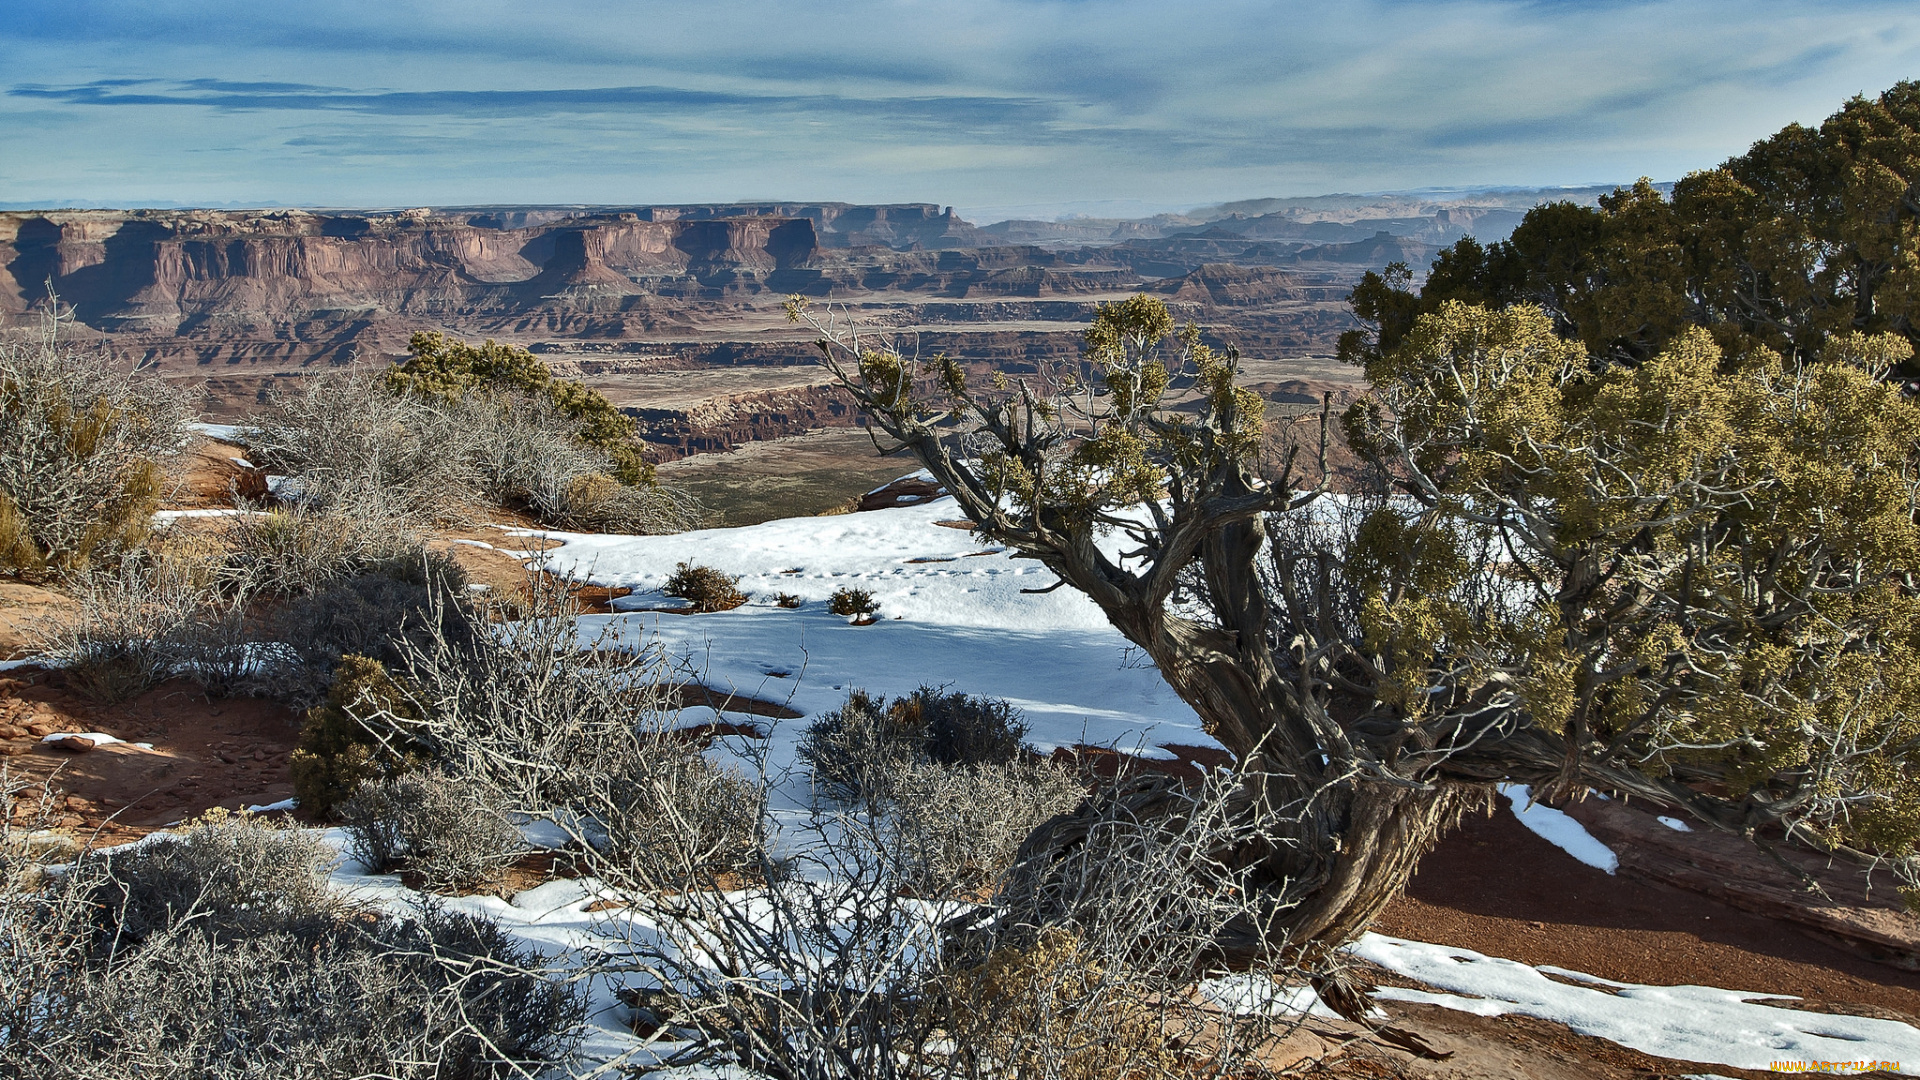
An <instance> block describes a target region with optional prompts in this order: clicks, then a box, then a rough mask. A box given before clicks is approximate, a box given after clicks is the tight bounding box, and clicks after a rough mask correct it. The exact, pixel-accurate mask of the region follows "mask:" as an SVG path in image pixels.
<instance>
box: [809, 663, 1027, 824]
mask: <svg viewBox="0 0 1920 1080" xmlns="http://www.w3.org/2000/svg"><path fill="white" fill-rule="evenodd" d="M1026 733H1027V726H1026V724H1025V723H1023V722H1022V721H1021V720H1020V714H1019V713H1018V711H1016V710H1015V709H1014V708H1013V706H1011V705H1009V704H1007V703H1006V702H1004V701H1001V700H999V699H997V698H986V697H974V696H971V695H968V694H960V693H946V692H943V690H941V689H936V688H934V687H931V686H922V687H921V688H919V689H918V690H915V691H914V692H913V693H911V694H909V695H907V696H906V697H902V698H898V699H895V700H894V701H892V702H888V701H887V700H886V699H885V698H880V697H874V696H872V695H870V694H868V693H867V692H866V691H864V690H855V691H853V692H852V693H851V694H849V695H848V696H847V703H846V704H845V705H843V706H841V707H840V708H839V709H836V710H834V711H833V712H830V713H824V714H822V715H820V716H819V717H817V718H816V719H815V720H814V721H813V723H812V724H810V725H808V727H807V730H806V733H805V735H803V736H802V737H801V740H800V748H799V750H800V759H801V760H802V761H805V762H806V763H807V765H808V766H809V767H810V768H811V769H812V771H813V776H814V781H815V783H816V784H817V785H818V786H819V787H820V788H821V789H822V790H824V791H826V792H827V793H828V794H830V795H832V796H833V797H835V798H842V799H849V798H850V799H863V798H872V797H887V796H888V794H889V792H890V789H891V787H892V785H893V784H894V783H895V782H896V781H897V780H898V779H899V778H900V777H902V776H904V775H905V773H906V771H907V770H909V769H910V768H912V767H913V766H915V765H917V764H920V763H931V764H937V765H947V766H960V765H1009V764H1011V763H1013V762H1014V761H1016V760H1017V759H1018V758H1019V756H1020V753H1021V748H1022V747H1023V746H1024V745H1025V744H1024V743H1022V742H1021V739H1022V738H1024V737H1025V735H1026Z"/></svg>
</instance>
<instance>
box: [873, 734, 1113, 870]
mask: <svg viewBox="0 0 1920 1080" xmlns="http://www.w3.org/2000/svg"><path fill="white" fill-rule="evenodd" d="M890 796H891V805H890V806H889V807H888V814H887V824H888V825H889V826H890V827H891V829H892V830H893V835H892V837H891V838H890V842H891V843H892V844H893V845H896V846H897V849H898V850H897V857H898V858H899V860H900V862H901V873H902V876H903V877H904V878H905V879H906V880H907V882H908V884H909V886H910V887H911V888H912V889H913V891H914V892H915V893H916V894H918V895H920V896H926V897H938V898H954V897H964V896H974V897H977V896H980V895H982V894H983V893H985V892H987V891H990V890H991V889H992V887H993V883H994V882H995V881H997V880H998V879H999V877H1000V875H1001V874H1002V873H1004V872H1005V871H1006V870H1007V868H1008V867H1010V866H1012V865H1013V860H1014V856H1015V855H1016V854H1017V853H1018V852H1019V850H1020V844H1021V842H1022V841H1024V840H1025V839H1026V838H1027V835H1028V834H1029V833H1031V832H1032V831H1033V830H1034V828H1035V827H1037V826H1038V825H1039V824H1040V823H1041V822H1043V821H1046V820H1047V819H1049V818H1051V817H1053V816H1055V815H1056V814H1064V813H1066V812H1067V811H1069V810H1071V809H1073V808H1074V807H1075V806H1077V805H1079V803H1080V800H1081V799H1082V798H1084V797H1085V796H1086V789H1085V788H1083V787H1082V786H1081V783H1080V780H1079V778H1078V777H1076V776H1075V775H1074V774H1073V773H1072V772H1070V771H1068V770H1067V769H1064V768H1061V767H1060V766H1057V765H1055V764H1053V763H1051V762H1048V761H1044V760H1022V761H1016V762H1013V763H1010V764H1005V765H994V764H987V765H963V766H948V765H938V764H920V765H915V766H911V767H910V768H909V769H908V770H907V771H906V772H905V773H904V774H903V775H902V776H900V777H899V778H898V780H897V781H896V782H895V783H894V784H893V786H892V789H891V791H890Z"/></svg>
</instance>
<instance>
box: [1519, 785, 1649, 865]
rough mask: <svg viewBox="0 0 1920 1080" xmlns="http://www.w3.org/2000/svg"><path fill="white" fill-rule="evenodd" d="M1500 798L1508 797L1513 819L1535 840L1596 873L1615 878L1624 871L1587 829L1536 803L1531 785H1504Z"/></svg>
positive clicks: (1618, 857)
mask: <svg viewBox="0 0 1920 1080" xmlns="http://www.w3.org/2000/svg"><path fill="white" fill-rule="evenodd" d="M1500 794H1502V795H1505V796H1506V797H1507V803H1508V805H1510V806H1512V807H1513V816H1514V817H1516V818H1519V819H1520V824H1522V825H1525V826H1526V827H1527V828H1528V829H1529V830H1531V831H1532V832H1533V834H1534V835H1535V836H1538V837H1539V838H1540V839H1542V840H1545V841H1546V842H1547V843H1549V844H1552V845H1553V846H1554V847H1557V848H1559V849H1560V850H1561V851H1564V852H1566V853H1567V854H1569V855H1571V856H1573V857H1574V858H1576V859H1579V860H1580V861H1581V862H1583V863H1586V864H1587V865H1588V866H1591V867H1593V868H1594V869H1596V870H1605V871H1606V872H1607V873H1609V874H1612V873H1614V872H1615V871H1617V870H1619V869H1620V856H1618V855H1615V854H1614V853H1613V849H1612V848H1610V847H1608V846H1607V845H1605V844H1603V843H1601V842H1600V841H1598V840H1595V839H1594V838H1593V834H1592V833H1590V832H1588V831H1587V829H1586V826H1584V825H1582V824H1580V823H1579V822H1577V821H1575V820H1573V819H1572V818H1570V817H1568V816H1567V815H1566V814H1565V813H1564V812H1562V811H1559V810H1555V809H1554V808H1553V807H1551V806H1543V805H1541V804H1539V803H1536V802H1533V801H1532V798H1533V794H1532V791H1531V790H1530V789H1529V788H1528V787H1527V785H1525V784H1501V785H1500Z"/></svg>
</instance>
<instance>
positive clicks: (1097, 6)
mask: <svg viewBox="0 0 1920 1080" xmlns="http://www.w3.org/2000/svg"><path fill="white" fill-rule="evenodd" d="M1915 77H1920V4H1915V3H1913V2H1912V0H1899V2H1892V3H1889V2H1868V0H1862V2H1850V0H1819V2H1786V0H1421V2H1414V0H1345V2H1334V3H1308V2H1300V3H1279V2H1253V0H1186V2H1171V0H964V2H958V3H956V2H953V0H938V2H936V0H811V2H806V3H801V2H795V0H746V2H726V0H710V2H704V3H684V2H683V3H658V2H652V0H600V2H596V3H587V2H580V0H541V2H538V3H526V2H506V0H424V2H408V0H300V2H297V3H263V2H261V0H195V2H184V0H0V205H14V206H24V205H33V206H117V207H133V206H170V205H187V206H224V205H233V206H273V205H301V206H336V207H347V206H358V207H395V206H427V205H432V206H455V205H479V204H501V203H508V204H554V203H557V204H573V203H590V204H623V205H634V204H647V203H676V202H713V201H736V200H761V199H767V200H772V199H783V200H810V201H811V200H840V201H847V202H931V203H938V204H941V205H951V206H954V207H956V209H957V210H958V212H960V213H961V214H963V215H964V216H967V217H969V218H970V219H972V220H976V221H990V220H997V219H999V218H1004V217H1010V216H1031V217H1055V216H1060V215H1063V214H1074V213H1081V214H1093V215H1097V216H1108V215H1110V216H1134V215H1140V214H1147V213H1153V212H1156V211H1161V210H1177V209H1185V208H1189V207H1194V206H1200V205H1206V204H1211V203H1218V202H1223V201H1228V200H1233V199H1244V198H1259V197H1269V196H1294V195H1312V194H1324V193H1331V192H1375V191H1393V190H1409V189H1418V188H1428V187H1475V186H1515V187H1535V186H1552V185H1582V184H1592V183H1611V182H1620V181H1631V180H1633V179H1634V178H1636V177H1639V176H1650V177H1653V178H1654V179H1658V180H1671V179H1676V178H1678V177H1680V176H1682V175H1684V174H1685V173H1687V172H1688V171H1691V170H1694V169H1700V168H1709V167H1711V166H1713V165H1714V164H1716V163H1718V162H1720V161H1722V160H1724V159H1726V158H1727V157H1729V156H1732V155H1735V154H1738V153H1740V152H1741V151H1742V150H1744V149H1745V148H1746V147H1747V146H1748V145H1749V144H1751V143H1752V142H1753V141H1754V140H1756V139H1759V138H1762V137H1764V136H1766V135H1767V134H1769V133H1771V132H1773V131H1775V130H1777V129H1779V128H1780V127H1782V126H1784V125H1785V124H1788V123H1791V122H1795V121H1798V122H1801V123H1809V124H1811V123H1817V122H1819V121H1820V120H1821V119H1822V118H1823V117H1825V116H1827V115H1829V114H1831V113H1832V112H1833V111H1834V110H1835V109H1837V108H1838V107H1839V106H1840V105H1841V104H1842V103H1843V102H1844V101H1845V100H1846V99H1848V98H1849V97H1851V96H1853V95H1855V94H1866V95H1869V96H1871V95H1873V94H1875V93H1878V92H1879V91H1881V90H1884V89H1886V88H1887V87H1889V86H1891V85H1893V84H1894V83H1896V82H1898V81H1900V80H1901V79H1905V78H1915Z"/></svg>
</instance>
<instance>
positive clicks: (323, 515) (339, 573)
mask: <svg viewBox="0 0 1920 1080" xmlns="http://www.w3.org/2000/svg"><path fill="white" fill-rule="evenodd" d="M222 542H223V546H224V547H225V549H226V556H225V560H224V564H223V566H222V576H223V578H224V580H225V584H226V587H227V588H228V589H229V590H231V591H235V592H246V593H253V594H262V595H268V596H302V595H305V594H308V593H312V592H315V591H318V590H320V589H323V588H326V587H327V586H329V585H332V584H334V583H336V582H340V581H344V580H346V579H348V578H353V577H359V576H361V575H364V574H368V573H373V572H376V571H377V570H378V569H379V568H380V567H382V566H386V565H389V564H392V563H394V562H396V561H399V560H403V559H405V558H407V557H408V556H410V555H412V554H414V553H415V552H418V551H419V550H420V540H419V537H418V534H417V533H416V532H415V531H414V530H413V528H412V524H411V522H410V521H408V520H407V519H404V518H401V517H399V516H397V515H395V514H394V513H392V512H391V507H384V508H383V507H382V506H381V505H380V504H378V503H377V502H376V503H374V504H372V505H370V506H368V507H366V508H365V509H364V512H361V511H356V510H355V509H354V508H353V507H352V506H350V505H349V506H329V505H323V504H322V505H316V504H305V503H302V504H296V505H293V506H287V507H278V508H275V509H272V510H267V511H265V512H256V513H247V514H240V515H238V516H235V517H233V518H230V519H228V521H227V523H226V526H225V528H224V530H223V533H222Z"/></svg>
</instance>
